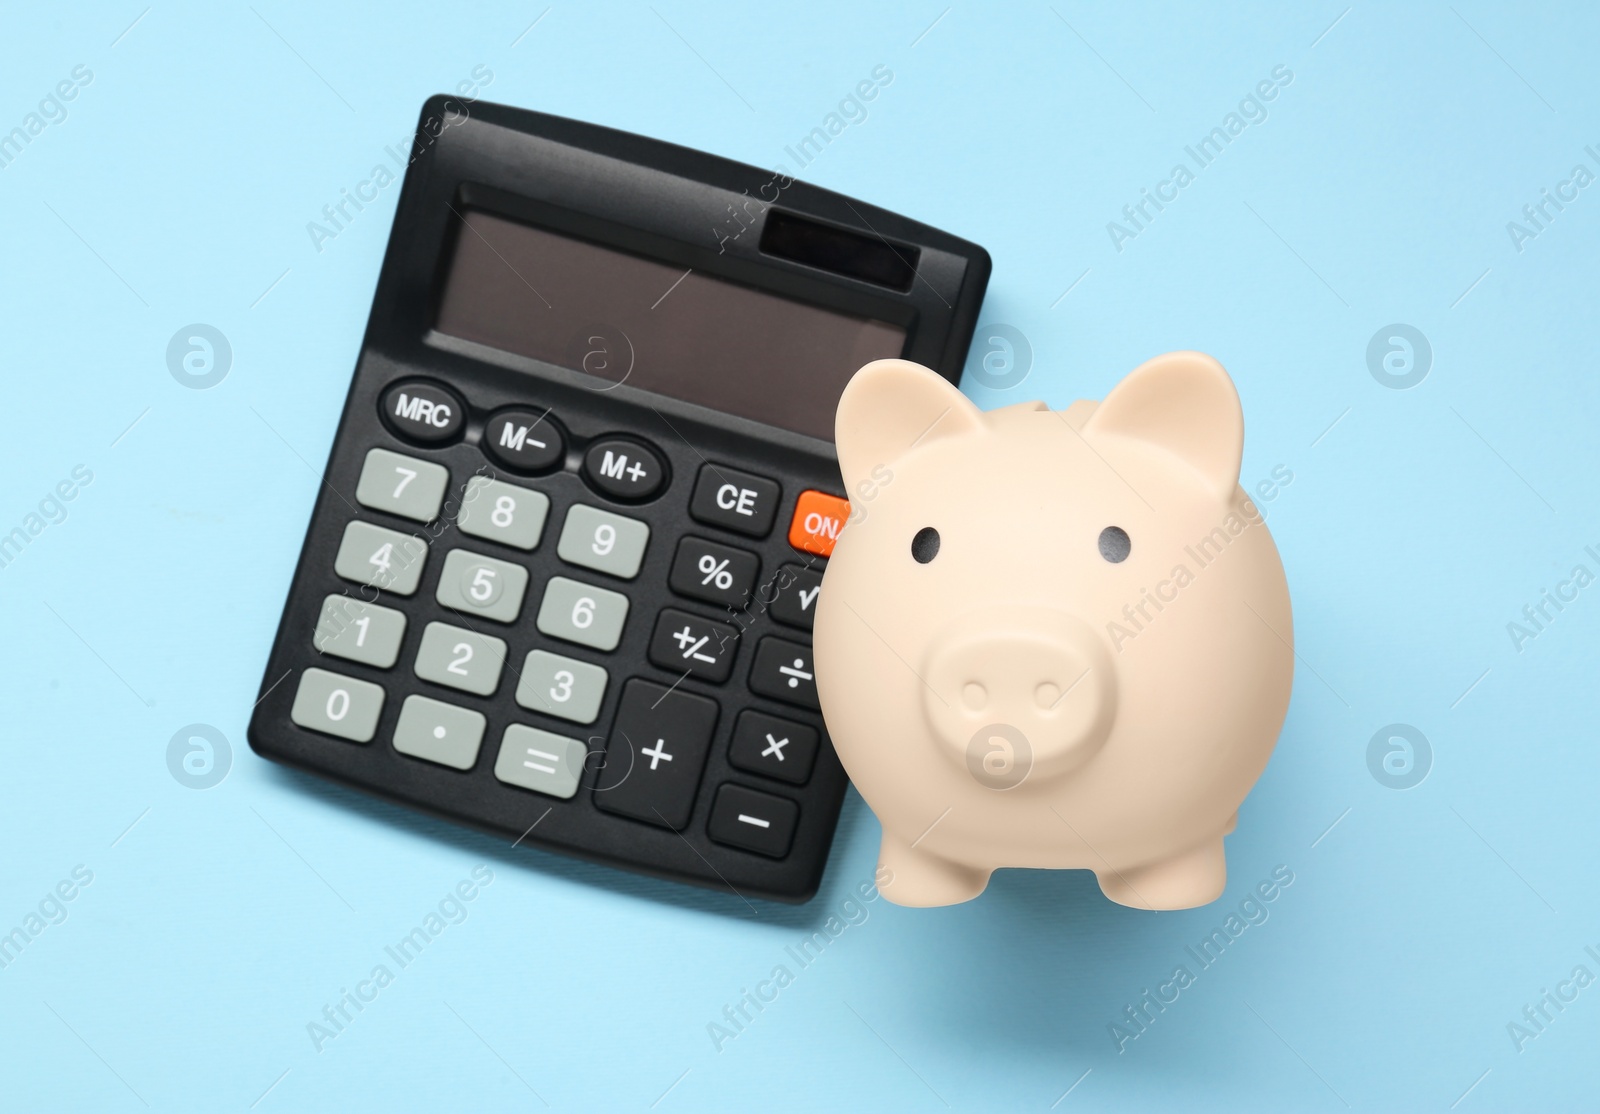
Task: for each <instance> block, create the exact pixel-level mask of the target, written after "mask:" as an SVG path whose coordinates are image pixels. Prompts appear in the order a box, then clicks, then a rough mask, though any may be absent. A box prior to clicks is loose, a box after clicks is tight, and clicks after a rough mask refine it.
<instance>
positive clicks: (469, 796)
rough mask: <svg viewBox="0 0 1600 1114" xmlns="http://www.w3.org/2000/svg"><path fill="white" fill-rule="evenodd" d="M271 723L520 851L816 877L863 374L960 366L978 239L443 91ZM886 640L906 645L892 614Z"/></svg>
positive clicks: (384, 278) (788, 893) (664, 868)
mask: <svg viewBox="0 0 1600 1114" xmlns="http://www.w3.org/2000/svg"><path fill="white" fill-rule="evenodd" d="M411 153H412V159H411V162H410V164H409V166H408V168H407V170H406V174H405V179H404V183H403V186H402V190H401V194H400V199H399V202H398V208H397V211H396V214H395V219H394V226H393V229H392V231H391V233H390V237H389V243H388V248H387V250H386V254H385V256H384V261H383V267H382V270H381V272H380V274H379V276H378V285H377V292H376V294H375V296H374V298H373V304H372V314H371V317H370V319H369V321H368V324H367V331H366V336H365V339H364V341H363V343H362V347H361V352H360V355H359V357H358V359H357V361H356V368H355V375H354V379H353V381H352V383H351V386H350V392H349V395H348V396H347V398H346V401H345V407H344V413H343V416H342V417H341V419H340V422H339V427H338V431H337V433H336V435H335V437H334V442H333V448H332V451H331V453H330V455H329V459H328V464H327V470H326V472H325V474H324V476H323V482H322V484H321V485H320V488H319V492H318V495H317V499H316V504H315V507H314V509H313V511H312V515H311V522H310V526H309V528H308V529H307V532H306V538H305V543H304V546H303V548H302V550H301V554H300V560H299V564H298V567H297V568H296V569H295V572H294V577H293V580H292V581H291V584H290V588H289V594H288V600H287V602H286V603H285V605H284V609H283V617H282V620H281V622H280V624H279V627H278V632H277V636H276V639H275V641H274V643H273V646H272V651H271V655H270V657H269V658H268V662H267V668H266V671H265V674H264V676H263V679H262V684H261V689H260V694H259V700H258V702H257V704H256V707H255V710H254V713H253V715H252V718H251V721H250V728H249V738H250V744H251V746H252V747H253V748H254V749H255V751H256V752H257V753H258V754H261V755H263V756H265V757H267V758H271V759H275V760H277V761H281V762H285V763H289V764H291V765H294V766H297V767H300V768H302V769H306V770H310V771H314V772H315V773H318V774H321V775H325V776H327V777H330V778H334V779H337V780H339V781H341V782H344V783H346V784H349V785H353V786H357V787H359V788H362V789H365V790H368V791H371V792H373V793H376V794H379V795H381V796H383V797H386V798H389V799H391V800H394V801H399V802H403V803H404V804H406V805H409V806H413V807H416V808H419V809H424V810H427V811H429V812H432V813H434V814H437V815H440V816H444V817H448V818H450V819H452V820H456V821H460V822H463V823H466V824H471V825H475V826H477V827H479V828H482V829H486V830H488V831H491V832H494V833H498V834H499V835H500V836H503V837H505V838H506V839H507V841H508V842H509V843H513V844H515V845H521V846H536V847H540V848H544V849H547V850H551V851H556V852H560V853H564V854H570V855H575V856H580V857H582V858H585V859H589V860H593V861H598V862H602V863H607V864H611V865H614V866H617V867H622V868H627V869H631V870H636V871H641V872H645V873H648V874H651V875H655V876H658V877H664V878H669V879H674V880H678V881H682V882H688V883H694V884H699V885H703V886H709V887H713V888H717V889H721V890H724V891H732V892H734V893H736V894H739V895H741V896H745V897H751V896H755V897H762V898H767V899H775V900H780V901H790V902H801V901H805V900H807V899H809V898H810V897H811V896H812V895H814V894H815V892H816V890H817V887H818V885H819V883H820V881H821V876H822V871H823V867H824V865H825V863H826V860H827V855H828V849H829V846H830V844H831V842H832V838H833V831H834V827H835V825H836V823H837V820H838V815H839V809H840V806H841V804H842V801H843V795H844V791H845V788H846V786H847V779H846V776H845V773H844V770H843V768H842V767H841V765H840V763H839V760H838V758H837V756H836V755H835V754H834V751H833V747H832V744H831V743H830V741H829V739H828V733H827V729H826V726H825V725H824V723H823V721H822V718H821V715H820V712H819V710H818V703H817V692H816V686H815V681H814V673H815V669H814V668H813V662H812V650H811V618H812V615H813V613H814V612H815V610H816V600H817V594H818V592H819V591H820V590H821V584H822V572H823V569H824V568H825V565H826V561H827V556H828V554H829V553H830V552H831V550H832V546H833V541H834V538H835V537H836V535H837V533H838V531H839V529H840V528H841V527H842V526H843V525H844V523H845V521H846V519H847V517H848V515H849V512H850V504H849V503H848V501H847V495H846V492H845V491H844V490H843V486H842V481H841V479H840V474H839V466H838V461H837V457H836V455H835V453H834V449H833V444H832V437H833V415H834V409H835V406H836V404H837V402H838V398H839V395H840V392H841V391H842V390H843V388H844V385H845V383H846V382H847V381H848V380H849V378H850V376H851V375H852V374H853V373H854V372H855V371H856V369H857V368H859V367H860V366H861V365H862V364H865V363H867V362H869V361H871V360H874V359H879V358H882V357H898V356H903V357H905V358H907V359H912V360H915V361H917V362H919V363H922V364H925V365H927V366H929V367H931V368H933V369H935V370H936V371H938V372H939V373H941V374H942V375H944V376H945V377H946V378H948V379H949V380H950V381H951V382H955V381H956V380H957V379H958V378H959V374H960V369H961V367H962V364H963V362H964V361H965V358H966V352H967V347H968V344H969V342H970V340H971V338H972V333H973V328H974V324H975V321H976V318H977V313H978V308H979V305H980V304H981V302H982V298H983V292H984V288H985V286H986V284H987V282H988V276H989V270H990V264H989V257H988V255H987V254H986V253H985V252H984V250H983V249H982V248H980V247H978V246H977V245H975V244H972V243H969V242H967V241H964V240H961V239H958V238H956V237H953V236H950V235H947V234H945V233H943V232H940V231H937V230H936V229H933V228H930V227H928V226H926V225H923V224H919V223H917V222H915V221H911V220H908V219H906V218H904V217H900V216H897V215H895V214H894V213H891V212H887V211H885V210H883V209H879V208H875V207H873V206H870V205H866V204H863V203H861V202H859V201H854V200H851V199H848V198H846V197H843V196H841V195H839V194H835V193H831V192H828V191H825V190H821V189H817V188H815V187H813V186H809V185H807V184H805V183H803V182H799V181H796V180H794V179H793V178H791V177H788V176H786V175H785V174H783V173H781V172H773V171H766V170H760V169H758V168H756V167H753V166H747V165H742V164H739V163H735V162H731V161H728V160H726V159H722V158H718V157H715V156H712V155H708V154H703V153H700V152H697V151H692V150H688V149H685V148H683V147H678V146H674V145H672V144H668V143H663V142H659V141H656V140H652V139H647V138H643V137H640V136H636V135H630V134H626V133H623V132H619V131H614V130H611V129H609V128H603V127H597V126H594V125H591V124H586V123H580V122H577V121H573V120H568V119H562V118H559V117H555V116H549V115H545V114H541V113H536V112H529V111H524V110H520V109H515V108H509V107H504V106H499V105H491V104H487V103H484V102H476V103H472V104H471V105H470V106H469V105H467V104H466V103H464V102H461V101H458V100H455V99H453V98H449V97H434V98H431V99H430V100H429V101H428V102H427V103H426V104H425V105H424V106H423V111H422V118H421V122H420V125H419V127H418V130H417V133H416V136H415V139H414V143H413V146H412V152H411ZM863 637H871V635H870V634H868V633H865V632H864V634H863Z"/></svg>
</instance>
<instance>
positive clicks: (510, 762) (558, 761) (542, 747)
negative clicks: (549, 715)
mask: <svg viewBox="0 0 1600 1114" xmlns="http://www.w3.org/2000/svg"><path fill="white" fill-rule="evenodd" d="M588 752H589V748H588V747H586V746H584V745H583V744H582V743H581V742H579V741H578V740H577V739H569V738H567V737H566V736H565V735H552V734H551V733H550V732H548V731H540V730H538V729H537V728H534V727H524V726H523V725H522V724H520V723H513V724H512V725H511V726H510V727H507V728H506V732H505V734H504V735H503V736H501V738H500V756H499V757H498V758H496V759H495V762H494V776H495V777H497V778H499V779H500V780H501V781H503V782H505V783H506V784H507V785H516V786H520V787H521V788H523V789H532V790H533V791H534V792H536V793H548V794H549V795H550V796H552V797H560V798H562V799H563V800H566V799H567V798H569V797H571V796H572V795H573V794H574V793H576V792H577V791H578V778H579V777H580V776H582V774H583V759H584V755H586V754H588Z"/></svg>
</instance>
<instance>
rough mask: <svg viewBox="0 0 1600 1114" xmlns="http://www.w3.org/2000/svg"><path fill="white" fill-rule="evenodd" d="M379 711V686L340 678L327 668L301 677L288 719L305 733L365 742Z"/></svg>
mask: <svg viewBox="0 0 1600 1114" xmlns="http://www.w3.org/2000/svg"><path fill="white" fill-rule="evenodd" d="M381 711H383V687H382V686H381V685H375V684H373V683H372V682H371V681H358V680H356V679H355V678H354V677H342V676H340V675H339V674H337V673H329V672H328V671H327V670H326V669H308V670H306V671H305V672H304V673H302V674H300V687H299V688H298V689H296V690H295V694H294V706H293V707H292V708H290V709H289V718H290V719H292V720H293V721H294V722H295V723H297V724H299V725H300V726H301V727H304V728H305V729H306V730H308V731H320V732H322V733H323V734H324V735H337V736H338V737H339V738H341V739H349V740H350V741H351V742H356V743H368V742H371V741H372V736H373V735H374V734H375V733H376V732H377V730H378V713H379V712H381Z"/></svg>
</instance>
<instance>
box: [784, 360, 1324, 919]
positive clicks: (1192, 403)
mask: <svg viewBox="0 0 1600 1114" xmlns="http://www.w3.org/2000/svg"><path fill="white" fill-rule="evenodd" d="M835 437H836V442H837V446H838V452H839V464H840V467H841V469H842V471H843V473H844V480H845V485H846V489H847V490H848V492H849V494H850V500H851V504H852V513H851V516H850V519H849V522H848V523H847V525H846V526H845V527H844V529H843V530H842V531H841V532H840V534H839V538H838V544H837V546H836V548H835V549H834V552H833V556H832V558H831V559H830V560H829V562H828V568H827V572H826V573H825V574H824V577H823V585H822V592H821V594H820V596H819V598H818V601H817V612H816V627H815V643H816V645H815V650H816V659H815V660H816V673H817V691H818V694H819V696H820V698H821V701H822V712H823V717H824V719H825V720H826V722H827V726H828V731H829V733H830V734H831V735H832V736H833V742H834V745H835V747H836V748H837V750H838V752H839V757H840V759H842V760H843V762H844V766H845V769H846V770H847V771H848V772H849V774H850V778H851V780H852V781H854V782H855V785H856V787H857V788H858V789H859V790H860V791H861V795H862V796H863V797H865V798H866V801H867V804H868V805H870V806H871V808H872V810H873V811H874V812H875V813H877V815H878V818H879V820H880V821H881V822H882V824H883V848H882V852H881V864H880V865H881V867H883V868H887V869H886V870H882V869H881V870H880V877H891V878H892V881H888V882H886V883H885V884H884V886H883V887H882V889H883V893H884V895H885V896H886V897H888V898H889V899H890V900H892V901H895V902H898V903H899V904H902V905H948V904H952V903H954V902H958V901H966V900H967V899H969V898H972V897H976V896H977V895H978V894H979V893H981V892H982V891H983V889H984V887H985V886H986V885H987V884H988V880H989V874H990V872H991V871H993V870H994V869H995V868H997V867H1007V866H1011V867H1055V868H1062V867H1072V868H1081V869H1087V870H1092V871H1094V873H1095V876H1096V878H1097V879H1098V880H1099V883H1100V888H1101V890H1103V891H1104V893H1105V895H1106V896H1107V897H1109V898H1111V899H1112V900H1113V901H1118V902H1121V903H1122V904H1124V905H1131V906H1135V907H1139V908H1147V909H1181V908H1187V907H1189V906H1194V905H1203V904H1205V903H1206V902H1209V901H1212V900H1215V899H1216V898H1217V897H1218V896H1220V895H1221V893H1222V890H1223V886H1224V883H1225V881H1226V873H1227V868H1226V864H1225V862H1224V859H1223V850H1222V837H1223V836H1225V835H1227V834H1228V833H1229V832H1231V831H1233V828H1234V824H1235V822H1236V819H1237V810H1238V807H1239V804H1240V802H1241V801H1243V800H1244V797H1245V794H1246V793H1248V792H1249V791H1250V787H1251V786H1252V785H1253V784H1255V781H1256V778H1257V777H1259V776H1260V774H1261V771H1262V769H1263V767H1264V766H1265V765H1266V762H1267V759H1268V757H1269V756H1270V755H1271V753H1272V748H1273V745H1274V744H1275V743H1276V741H1277V738H1278V732H1279V730H1280V729H1281V728H1282V726H1283V720H1284V716H1285V714H1286V712H1287V711H1288V704H1289V688H1290V682H1291V679H1292V676H1293V668H1294V652H1293V649H1292V644H1293V633H1292V628H1291V620H1290V613H1289V590H1288V585H1287V583H1286V582H1285V580H1284V575H1283V565H1282V563H1281V562H1280V560H1279V558H1278V550H1277V547H1276V546H1275V545H1274V544H1273V541H1272V537H1271V535H1270V534H1268V532H1267V527H1266V525H1265V524H1264V523H1263V521H1262V518H1261V515H1260V513H1259V512H1258V511H1257V509H1256V507H1255V505H1254V504H1253V503H1252V502H1251V501H1250V499H1249V498H1248V497H1247V496H1246V495H1245V493H1244V491H1243V490H1241V489H1240V487H1239V459H1240V453H1241V451H1242V449H1243V444H1244V418H1243V415H1242V413H1241V411H1240V408H1239V397H1238V394H1237V393H1236V392H1235V390H1234V387H1233V382H1232V380H1230V379H1229V378H1228V374H1227V372H1225V371H1224V370H1223V369H1222V366H1221V365H1220V364H1219V363H1217V362H1216V361H1215V360H1213V359H1212V358H1210V357H1209V356H1204V355H1201V354H1199V353H1196V352H1174V353H1170V354H1168V355H1165V356H1160V357H1157V358H1156V359H1153V360H1151V361H1150V362H1148V363H1146V364H1144V365H1143V366H1141V367H1140V368H1138V369H1137V370H1136V371H1134V372H1133V373H1132V374H1130V375H1129V376H1128V377H1127V378H1126V379H1124V380H1123V381H1122V382H1121V383H1120V384H1118V385H1117V387H1116V388H1115V389H1114V390H1113V391H1112V392H1111V393H1110V394H1109V395H1108V396H1107V397H1106V399H1105V401H1103V402H1100V403H1098V404H1096V403H1094V402H1090V401H1080V402H1076V403H1074V404H1073V405H1072V406H1071V407H1069V408H1068V409H1066V410H1062V411H1052V410H1050V409H1049V408H1047V407H1046V406H1045V405H1044V403H1042V402H1029V403H1023V404H1021V405H1017V406H1008V407H1006V408H1004V409H1001V410H995V411H991V412H988V413H985V412H982V411H980V410H978V409H977V408H976V407H975V406H973V405H972V403H971V402H969V401H968V400H967V399H966V397H965V396H963V395H962V394H961V393H960V392H959V391H958V390H956V389H955V388H954V387H952V386H951V385H950V384H949V383H947V382H946V381H945V380H943V379H941V378H940V377H939V376H937V375H935V374H934V373H933V372H931V371H929V370H927V369H926V368H923V367H920V366H918V365H917V364H913V363H908V362H906V361H904V360H879V361H877V362H875V363H871V364H868V365H867V366H866V367H863V368H862V369H861V370H860V371H859V372H857V373H856V375H855V377H854V378H853V379H852V380H851V381H850V384H849V386H848V387H847V388H846V389H845V392H844V395H843V397H842V398H841V400H840V403H839V412H838V419H837V425H836V434H835Z"/></svg>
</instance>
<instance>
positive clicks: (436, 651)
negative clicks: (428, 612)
mask: <svg viewBox="0 0 1600 1114" xmlns="http://www.w3.org/2000/svg"><path fill="white" fill-rule="evenodd" d="M505 660H506V644H505V643H504V642H502V641H500V639H498V638H495V637H493V636H492V635H487V634H478V633H476V632H475V631H470V630H463V629H461V628H460V627H452V626H451V625H450V624H449V623H429V624H428V625H427V626H426V627H424V628H422V645H420V646H418V647H417V662H416V665H414V666H413V667H412V668H414V669H415V670H416V673H417V676H418V677H421V678H422V679H423V680H424V681H432V682H434V683H435V684H440V685H449V686H450V687H451V688H453V689H460V690H461V691H462V692H471V693H476V694H477V695H479V696H488V695H489V694H490V693H492V692H493V691H494V690H495V686H496V685H498V684H499V683H500V667H501V666H503V665H504V664H505Z"/></svg>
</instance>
